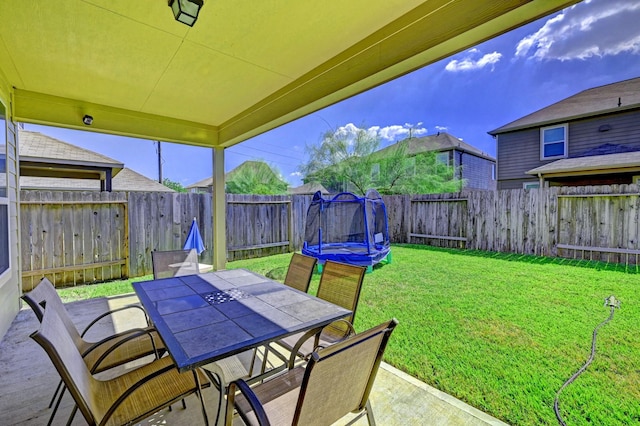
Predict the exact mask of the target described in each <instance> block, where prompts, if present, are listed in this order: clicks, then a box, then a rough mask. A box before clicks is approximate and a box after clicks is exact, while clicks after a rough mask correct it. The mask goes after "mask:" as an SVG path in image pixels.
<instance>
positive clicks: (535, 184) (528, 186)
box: [522, 182, 540, 189]
mask: <svg viewBox="0 0 640 426" xmlns="http://www.w3.org/2000/svg"><path fill="white" fill-rule="evenodd" d="M522 187H523V188H524V189H537V188H540V182H524V183H523V184H522Z"/></svg>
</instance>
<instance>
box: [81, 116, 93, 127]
mask: <svg viewBox="0 0 640 426" xmlns="http://www.w3.org/2000/svg"><path fill="white" fill-rule="evenodd" d="M82 122H83V123H84V124H86V125H87V126H91V123H93V117H92V116H90V115H88V114H85V116H84V117H82Z"/></svg>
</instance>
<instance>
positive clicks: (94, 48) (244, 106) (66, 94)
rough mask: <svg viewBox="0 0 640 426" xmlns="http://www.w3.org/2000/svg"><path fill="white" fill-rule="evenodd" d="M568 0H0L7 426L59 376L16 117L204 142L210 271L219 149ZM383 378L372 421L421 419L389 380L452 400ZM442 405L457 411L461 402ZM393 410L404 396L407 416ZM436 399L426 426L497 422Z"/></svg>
mask: <svg viewBox="0 0 640 426" xmlns="http://www.w3.org/2000/svg"><path fill="white" fill-rule="evenodd" d="M574 3H577V0H547V1H540V0H536V1H531V0H504V1H500V2H496V1H491V0H429V1H427V0H412V1H406V0H404V1H379V2H374V3H372V2H370V1H366V0H353V1H349V2H344V1H328V2H321V3H319V2H312V1H302V2H301V1H284V0H283V1H275V2H234V1H228V0H217V1H214V0H207V1H205V5H204V7H203V9H202V11H201V12H200V15H199V18H198V20H197V22H196V23H195V25H194V26H193V27H188V26H186V25H183V24H181V23H179V22H177V21H175V20H174V18H173V15H172V13H171V9H170V8H169V7H168V6H167V1H166V0H137V1H130V0H59V1H55V2H51V1H46V2H45V1H42V2H24V1H5V2H2V3H0V22H1V23H2V25H0V119H1V120H2V121H3V123H4V124H5V126H4V133H2V134H0V139H1V141H0V147H2V149H3V151H2V152H0V237H1V238H0V244H3V246H4V247H2V251H1V252H0V253H3V256H4V257H0V337H1V336H5V334H6V336H5V338H4V340H3V341H2V344H1V345H0V368H1V369H2V375H1V377H2V381H1V383H2V384H3V386H2V391H1V392H2V393H3V394H2V398H0V399H1V400H2V402H0V411H2V413H3V414H4V416H3V418H4V419H8V424H15V423H22V424H41V423H42V422H43V419H44V418H45V417H46V416H47V415H48V412H47V410H46V406H47V404H48V399H49V398H50V390H51V387H52V384H53V383H55V381H56V377H55V371H54V370H53V368H52V366H51V365H50V363H49V362H48V360H46V359H45V355H44V353H43V352H42V351H41V350H40V349H39V348H38V347H37V346H36V345H35V344H34V343H33V342H32V341H31V340H30V339H29V338H28V335H29V334H30V333H31V332H33V331H34V330H36V328H37V324H36V322H35V317H34V316H33V314H32V313H31V312H29V311H28V310H24V309H23V310H22V311H21V306H22V305H21V301H20V295H21V291H22V290H21V288H22V286H21V282H20V281H21V270H20V264H21V262H20V258H19V253H20V246H19V245H20V241H21V238H20V233H21V232H24V231H21V229H25V224H21V223H20V214H19V210H20V187H19V183H18V182H19V180H18V177H19V175H20V167H19V158H18V146H19V140H18V126H19V124H18V123H20V122H24V123H34V124H42V125H49V126H59V127H66V128H71V129H78V130H85V131H93V132H101V133H107V134H113V135H123V136H130V137H135V138H142V139H150V140H159V141H167V142H174V143H181V144H190V145H196V146H202V147H210V148H211V149H212V168H213V177H214V185H213V187H214V196H213V212H214V214H213V222H214V223H213V235H214V242H213V243H214V244H213V263H214V264H213V267H214V269H224V267H225V263H226V251H227V250H226V242H225V226H226V224H225V197H224V150H225V148H228V147H231V146H233V145H235V144H238V143H241V142H243V141H245V140H247V139H249V138H251V137H253V136H256V135H258V134H260V133H263V132H266V131H268V130H270V129H273V128H275V127H277V126H280V125H283V124H286V123H288V122H290V121H293V120H295V119H297V118H300V117H302V116H304V115H306V114H309V113H312V112H314V111H317V110H319V109H321V108H323V107H326V106H328V105H331V104H333V103H336V102H339V101H341V100H343V99H346V98H348V97H351V96H354V95H356V94H358V93H361V92H363V91H365V90H368V89H370V88H373V87H375V86H377V85H380V84H383V83H385V82H387V81H389V80H392V79H394V78H396V77H398V76H401V75H403V74H406V73H409V72H411V71H413V70H415V69H418V68H420V67H423V66H425V65H428V64H430V63H433V62H435V61H437V60H440V59H442V58H445V57H448V56H450V55H452V54H454V53H457V52H460V51H463V50H465V49H468V48H470V47H472V46H474V45H476V44H478V43H480V42H482V41H484V40H487V39H490V38H492V37H495V36H497V35H500V34H502V33H504V32H506V31H509V30H511V29H513V28H516V27H518V26H521V25H523V24H526V23H528V22H531V21H533V20H535V19H538V18H540V17H542V16H545V15H547V14H550V13H552V12H555V11H557V10H560V9H562V8H564V7H567V6H569V5H572V4H574ZM26 226H27V227H28V224H26ZM7 253H8V255H7ZM118 302H122V300H120V299H118V300H117V301H116V300H104V299H102V300H98V301H87V302H81V303H78V304H77V305H74V306H73V307H72V311H76V310H77V312H75V315H77V318H78V320H79V321H80V322H82V321H83V318H84V314H83V312H90V311H94V310H95V309H97V308H99V307H100V305H101V304H102V305H104V304H112V303H118ZM96 304H97V305H96ZM106 327H107V328H109V327H112V328H114V329H117V324H115V325H111V326H106ZM380 376H381V380H379V381H378V382H377V383H376V392H375V395H376V396H375V398H374V399H373V404H374V406H375V405H376V404H377V405H378V408H377V409H376V408H374V410H376V413H377V416H378V418H379V422H380V423H381V424H394V422H396V423H397V424H406V423H407V422H411V421H412V420H413V419H415V417H403V416H416V415H418V416H421V415H422V414H420V413H418V412H416V409H415V407H416V406H417V404H415V403H414V401H413V400H414V399H415V398H418V397H417V396H415V395H413V394H412V395H410V396H409V395H405V396H402V397H400V399H399V400H389V403H385V402H384V401H385V400H387V399H389V398H391V397H393V398H395V397H396V395H397V389H398V387H399V388H409V389H413V390H414V391H415V392H416V393H417V394H419V395H424V397H425V398H427V399H433V398H434V397H433V395H436V397H435V399H436V400H439V401H449V400H450V399H449V398H448V397H446V396H445V395H441V394H440V393H438V392H437V391H435V392H433V391H430V390H426V391H424V389H428V388H426V387H424V386H423V385H422V384H415V383H414V384H410V385H407V386H405V384H406V383H408V382H407V381H405V380H404V379H398V380H400V382H398V383H401V384H400V385H397V386H398V387H395V386H396V385H393V391H390V390H389V389H391V388H392V387H391V386H392V385H390V384H385V383H393V382H394V381H395V380H396V378H397V377H399V376H398V375H396V374H395V373H393V372H392V370H391V369H388V368H385V369H384V370H383V371H382V372H381V374H380ZM384 376H387V377H390V378H391V382H387V381H386V380H382V377H384ZM420 398H421V397H420ZM25 401H27V403H25ZM409 403H411V405H408V404H409ZM67 404H69V401H68V402H67ZM424 406H425V407H429V403H426V402H425V405H424ZM444 406H445V407H448V406H456V407H458V405H457V403H455V401H454V403H453V404H449V402H447V403H446V404H445V405H444ZM398 407H405V408H403V409H402V410H401V411H402V414H397V413H396V410H397V409H398ZM432 407H434V408H430V409H428V410H427V411H425V413H426V414H424V416H425V417H426V418H433V422H430V421H428V423H431V424H473V423H470V422H474V421H476V420H477V421H478V422H480V423H478V424H482V423H483V422H484V423H492V422H494V421H493V420H492V419H486V418H484V417H482V416H481V413H480V414H478V413H477V412H475V411H474V410H472V409H470V408H468V407H465V408H462V409H458V408H456V409H455V410H454V411H455V412H456V413H462V414H461V415H462V417H459V418H458V417H456V416H457V414H456V415H453V417H451V419H452V420H451V421H445V420H441V419H445V418H449V417H448V415H446V414H445V413H446V412H447V409H446V408H437V407H442V406H441V405H436V406H432ZM460 407H461V406H460ZM63 411H64V410H63ZM469 412H473V414H471V417H467V415H468V413H469ZM180 413H181V410H180V409H177V410H174V412H172V413H170V415H176V416H178V415H180ZM164 414H167V413H164ZM164 414H163V415H164ZM385 416H389V417H385ZM396 416H399V417H396ZM63 417H64V416H60V417H59V418H58V421H59V422H62V421H63ZM481 417H482V419H484V420H482V419H480V418H481ZM385 419H388V422H387V421H385ZM419 419H420V422H422V421H423V420H424V417H419ZM469 419H471V420H469ZM163 420H164V419H162V418H154V419H150V420H149V421H150V422H153V423H160V422H162V421H163ZM76 421H77V422H78V421H79V417H78V418H77V419H76ZM180 422H182V420H180ZM189 423H190V422H189Z"/></svg>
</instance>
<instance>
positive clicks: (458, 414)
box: [0, 294, 505, 426]
mask: <svg viewBox="0 0 640 426" xmlns="http://www.w3.org/2000/svg"><path fill="white" fill-rule="evenodd" d="M136 301H137V299H136V297H135V295H133V294H132V295H126V296H119V297H112V298H108V299H107V298H100V299H91V300H85V301H80V302H73V303H69V304H67V309H68V310H69V313H70V314H71V315H72V318H73V320H74V322H75V323H76V324H79V325H82V326H84V325H86V324H87V323H88V322H89V321H91V319H93V317H94V316H95V313H96V312H101V311H105V310H109V309H116V308H118V307H121V306H125V305H127V304H130V303H133V302H136ZM141 322H142V323H143V320H142V317H141V316H140V314H139V312H133V313H131V311H130V310H129V311H124V312H123V313H120V314H118V315H117V316H116V317H115V321H114V322H112V321H104V322H102V323H101V324H100V327H99V328H98V329H96V332H95V333H96V334H95V336H96V338H97V336H98V335H101V334H103V333H104V334H109V333H113V332H117V331H122V330H125V329H127V328H129V327H131V326H132V324H139V325H141V324H140V323H141ZM38 327H39V323H38V321H37V320H36V317H35V315H34V314H33V312H31V310H30V309H29V307H25V308H23V309H22V310H21V311H20V312H19V313H18V316H17V317H16V318H15V320H14V321H13V323H12V325H11V327H10V328H9V331H8V332H7V334H6V335H5V337H4V339H3V340H2V341H1V342H0V377H2V382H3V386H2V387H1V388H0V412H1V413H3V416H2V417H3V419H2V422H3V424H4V425H42V424H46V422H47V421H48V419H49V416H50V415H51V411H52V410H51V409H48V408H47V406H48V404H49V400H50V399H51V396H52V395H53V391H54V389H55V386H56V384H57V382H58V380H59V376H58V375H57V373H56V371H55V369H54V367H53V364H52V363H51V361H50V360H49V358H48V357H47V355H46V354H45V352H44V351H43V350H42V349H41V348H40V347H39V346H38V345H37V344H36V342H34V341H33V340H32V339H30V338H29V335H30V334H31V333H32V332H34V331H36V330H37V329H38ZM131 366H132V365H129V366H128V367H131ZM114 373H115V374H117V371H116V372H114ZM110 374H111V373H110ZM216 392H217V391H216V390H215V388H214V387H213V386H212V387H210V388H208V389H206V390H205V391H204V395H205V402H206V407H207V411H208V415H209V419H210V420H211V419H212V418H213V417H214V416H215V415H216V409H217V408H216V401H217V398H218V395H217V393H216ZM186 403H187V410H183V409H182V407H181V406H180V404H174V406H173V410H172V411H168V410H166V409H165V410H162V411H160V412H159V413H158V414H156V415H154V416H152V417H150V418H149V419H147V420H146V421H145V422H143V424H202V415H201V413H200V403H199V401H198V399H197V397H196V396H190V397H188V398H187V399H186ZM72 404H73V402H72V400H71V398H70V397H69V395H67V396H65V398H64V399H63V402H62V404H61V408H60V409H59V411H58V414H57V415H56V418H55V420H54V423H53V424H55V425H58V424H60V425H62V424H65V422H66V421H67V418H68V416H69V413H70V412H71V409H72V406H73V405H72ZM371 404H372V406H373V411H374V414H375V418H376V421H377V422H378V424H381V425H407V424H430V425H477V426H483V425H494V426H497V425H504V424H505V423H503V422H501V421H499V420H497V419H495V418H493V417H491V416H489V415H487V414H485V413H483V412H481V411H479V410H477V409H476V408H474V407H471V406H469V405H467V404H465V403H463V402H461V401H459V400H457V399H455V398H453V397H451V396H449V395H447V394H445V393H443V392H440V391H438V390H437V389H435V388H432V387H431V386H428V385H426V384H424V383H422V382H420V381H418V380H416V379H414V378H413V377H411V376H409V375H407V374H404V373H403V372H401V371H400V370H397V369H395V368H393V367H392V366H390V365H388V364H386V363H383V364H382V367H381V368H380V371H379V372H378V376H377V379H376V382H375V385H374V390H373V392H372V396H371ZM348 420H349V419H348V418H346V419H345V420H344V423H347V422H348ZM73 424H74V425H82V424H85V422H84V419H83V418H82V416H81V415H80V414H77V415H76V417H75V418H74V422H73ZM238 424H242V422H238ZM341 424H342V422H341ZM356 424H363V425H364V424H367V421H366V417H365V418H361V419H359V420H358V422H357V423H356Z"/></svg>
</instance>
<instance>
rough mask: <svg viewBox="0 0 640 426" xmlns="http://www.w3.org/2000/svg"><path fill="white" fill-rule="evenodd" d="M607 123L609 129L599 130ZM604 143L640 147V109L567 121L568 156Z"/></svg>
mask: <svg viewBox="0 0 640 426" xmlns="http://www.w3.org/2000/svg"><path fill="white" fill-rule="evenodd" d="M605 124H608V125H609V126H611V130H609V131H607V132H599V131H598V128H599V127H600V126H602V125H605ZM605 143H611V144H616V145H626V146H630V147H634V148H639V149H640V111H628V112H624V113H621V114H609V115H604V116H600V117H593V118H589V119H584V120H579V121H575V122H571V123H569V157H575V156H578V155H580V154H582V153H583V152H585V151H588V150H590V149H592V148H595V147H597V146H600V145H603V144H605Z"/></svg>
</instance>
